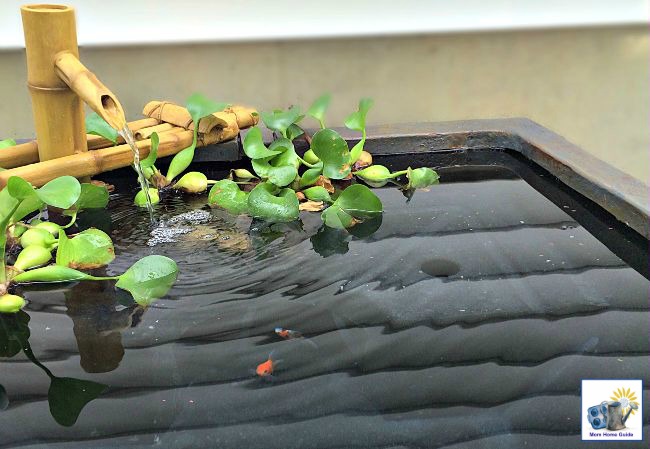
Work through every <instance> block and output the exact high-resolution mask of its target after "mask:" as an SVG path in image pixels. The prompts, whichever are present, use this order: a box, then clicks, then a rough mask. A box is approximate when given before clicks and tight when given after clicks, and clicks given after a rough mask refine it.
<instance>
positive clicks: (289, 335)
mask: <svg viewBox="0 0 650 449" xmlns="http://www.w3.org/2000/svg"><path fill="white" fill-rule="evenodd" d="M275 334H276V335H277V336H278V337H281V338H284V339H285V340H293V339H295V338H302V334H301V333H300V332H298V331H292V330H291V329H285V328H283V327H276V328H275Z"/></svg>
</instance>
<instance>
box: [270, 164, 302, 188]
mask: <svg viewBox="0 0 650 449" xmlns="http://www.w3.org/2000/svg"><path fill="white" fill-rule="evenodd" d="M267 175H268V180H269V181H270V182H271V183H273V184H275V185H276V186H278V187H285V186H288V185H289V184H291V183H292V182H293V180H294V179H296V177H297V176H298V170H296V167H293V166H290V165H285V166H282V167H273V166H270V168H269V169H268V172H267Z"/></svg>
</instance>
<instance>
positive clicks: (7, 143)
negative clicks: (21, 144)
mask: <svg viewBox="0 0 650 449" xmlns="http://www.w3.org/2000/svg"><path fill="white" fill-rule="evenodd" d="M14 145H16V141H15V140H14V139H4V140H0V150H1V149H3V148H9V147H13V146H14Z"/></svg>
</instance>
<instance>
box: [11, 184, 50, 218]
mask: <svg viewBox="0 0 650 449" xmlns="http://www.w3.org/2000/svg"><path fill="white" fill-rule="evenodd" d="M43 206H44V203H43V201H41V199H40V198H39V197H38V195H36V192H35V191H34V192H33V194H32V195H30V196H28V197H27V198H25V199H24V200H23V201H22V202H21V203H20V205H19V206H18V209H16V212H14V214H13V215H12V217H11V221H12V222H14V223H16V222H18V221H20V220H22V219H23V218H25V217H26V216H27V215H29V214H31V213H32V212H36V211H37V210H40V209H42V208H43Z"/></svg>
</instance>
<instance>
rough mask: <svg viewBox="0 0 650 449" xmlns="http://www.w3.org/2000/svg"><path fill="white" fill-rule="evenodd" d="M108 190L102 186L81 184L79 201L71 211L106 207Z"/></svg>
mask: <svg viewBox="0 0 650 449" xmlns="http://www.w3.org/2000/svg"><path fill="white" fill-rule="evenodd" d="M108 197H109V195H108V190H107V189H106V187H104V186H97V185H95V184H90V183H87V182H84V183H83V184H81V193H80V194H79V199H78V200H77V202H76V203H75V204H74V206H73V207H72V209H75V210H84V209H103V208H105V207H106V206H107V205H108Z"/></svg>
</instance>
